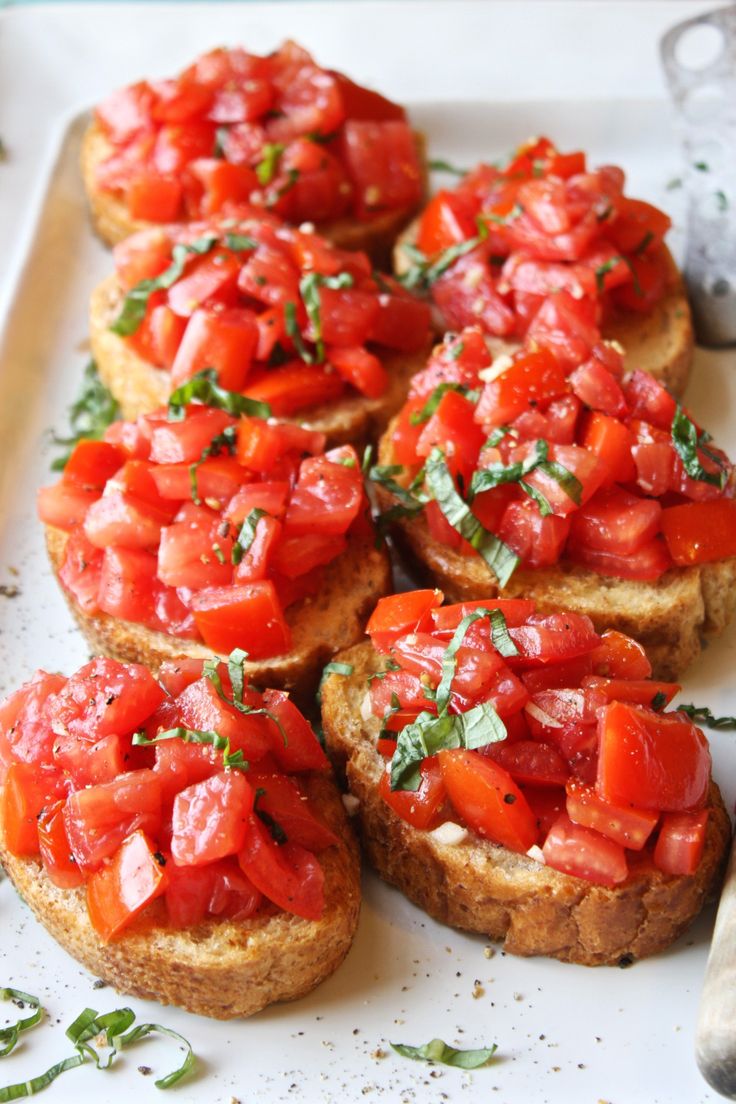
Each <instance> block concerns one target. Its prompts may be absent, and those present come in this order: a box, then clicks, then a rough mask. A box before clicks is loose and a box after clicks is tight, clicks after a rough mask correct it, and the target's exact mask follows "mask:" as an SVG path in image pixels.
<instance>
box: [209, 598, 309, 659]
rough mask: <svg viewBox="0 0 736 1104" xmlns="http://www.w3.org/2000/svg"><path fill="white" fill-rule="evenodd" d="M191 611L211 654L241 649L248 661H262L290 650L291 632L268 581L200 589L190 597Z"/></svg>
mask: <svg viewBox="0 0 736 1104" xmlns="http://www.w3.org/2000/svg"><path fill="white" fill-rule="evenodd" d="M192 612H193V613H194V620H195V622H196V625H197V628H198V629H199V631H200V632H201V634H202V639H203V640H204V642H205V644H207V645H208V646H209V647H210V648H212V649H213V651H215V652H220V653H224V654H227V653H229V652H231V651H232V650H233V648H244V649H245V651H246V652H248V654H249V656H250V658H251V659H262V658H264V657H265V656H273V655H280V654H281V653H282V652H288V651H289V649H290V648H291V631H290V629H289V626H288V624H287V622H286V620H285V618H284V614H283V610H282V608H281V603H280V602H279V599H278V595H277V594H276V589H275V587H274V585H273V583H272V582H271V580H270V579H260V580H256V581H255V582H253V583H246V584H243V585H241V586H224V587H223V586H215V587H208V588H206V589H205V590H200V591H198V592H197V593H196V594H194V595H193V596H192Z"/></svg>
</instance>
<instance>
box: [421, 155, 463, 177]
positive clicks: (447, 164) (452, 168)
mask: <svg viewBox="0 0 736 1104" xmlns="http://www.w3.org/2000/svg"><path fill="white" fill-rule="evenodd" d="M429 168H430V171H431V172H444V173H450V174H451V175H452V176H467V174H468V172H469V170H468V169H460V168H458V167H457V165H453V164H452V162H451V161H444V160H443V159H442V158H435V159H434V160H432V161H430V162H429Z"/></svg>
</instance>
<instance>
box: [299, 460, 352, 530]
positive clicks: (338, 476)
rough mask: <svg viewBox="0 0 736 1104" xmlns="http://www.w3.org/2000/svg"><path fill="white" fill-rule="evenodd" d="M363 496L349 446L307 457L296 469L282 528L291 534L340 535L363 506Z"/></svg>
mask: <svg viewBox="0 0 736 1104" xmlns="http://www.w3.org/2000/svg"><path fill="white" fill-rule="evenodd" d="M364 494H365V492H364V490H363V478H362V476H361V473H360V461H359V460H358V456H357V454H356V452H355V450H354V449H353V448H352V447H351V446H349V445H343V446H341V447H340V448H335V449H331V450H330V451H329V452H326V453H325V454H324V456H315V457H308V458H307V459H306V460H302V462H301V465H300V467H299V478H298V480H297V484H296V486H295V488H294V490H293V491H292V495H291V501H290V502H289V505H288V507H287V510H286V517H285V519H284V520H285V525H286V529H287V530H288V531H289V532H290V533H293V534H300V533H310V532H315V531H316V532H319V533H326V534H329V535H331V536H341V535H342V534H343V533H346V532H347V530H348V529H349V528H350V526H351V525H352V523H353V522H354V521H355V519H356V517H357V516H358V513H359V511H360V510H361V508H362V507H363V504H364V501H365V500H364Z"/></svg>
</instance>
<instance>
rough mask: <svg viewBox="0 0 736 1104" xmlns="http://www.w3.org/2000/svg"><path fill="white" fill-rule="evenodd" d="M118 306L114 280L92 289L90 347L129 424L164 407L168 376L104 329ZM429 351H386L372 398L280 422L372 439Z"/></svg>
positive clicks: (355, 441) (349, 439) (333, 437)
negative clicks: (383, 382)
mask: <svg viewBox="0 0 736 1104" xmlns="http://www.w3.org/2000/svg"><path fill="white" fill-rule="evenodd" d="M122 302H123V292H122V289H121V288H120V285H119V284H118V282H117V279H116V277H115V276H114V275H113V276H108V277H107V279H105V280H103V281H102V283H101V284H98V285H97V287H96V288H95V290H94V291H93V292H92V297H91V299H90V314H89V333H90V344H91V348H92V358H93V360H94V361H95V363H96V364H97V371H98V372H99V375H100V379H101V380H102V382H103V383H104V384H105V386H106V387H107V388H108V390H109V391H110V393H111V394H112V396H113V398H115V400H116V401H117V403H118V405H119V406H120V410H121V413H122V415H123V417H124V418H125V419H127V420H128V421H133V420H135V419H136V418H137V417H138V416H139V415H141V414H150V413H151V411H152V410H157V409H159V407H162V406H165V405H166V403H167V402H168V398H169V394H170V392H171V376H170V374H169V373H168V372H166V371H164V370H163V369H161V368H156V366H155V365H153V364H151V363H150V362H149V361H147V360H144V359H143V358H142V357H140V356H139V355H138V353H136V352H135V350H134V349H133V348H131V346H130V345H128V344H127V343H126V341H125V340H124V339H123V338H122V337H119V336H118V334H116V333H113V331H112V330H111V329H110V323H111V322H112V321H113V319H115V318H116V317H117V315H118V313H119V311H120V308H121V306H122ZM431 347H432V346H431V342H427V344H426V346H424V347H423V348H422V349H419V350H418V351H417V352H414V353H396V352H392V353H387V354H386V355H384V356H382V357H381V361H382V363H383V365H384V367H385V368H386V372H387V374H388V385H387V387H386V390H385V391H384V393H383V394H382V395H380V396H379V397H378V398H376V399H368V398H366V397H365V396H364V395H359V394H357V393H354V394H352V395H347V396H345V397H344V398H340V399H337V400H335V401H334V402H331V403H322V404H321V405H320V406H315V407H312V408H310V409H306V410H303V411H297V413H296V414H295V415H293V416H291V417H289V418H285V419H284V421H288V422H297V423H298V424H299V425H303V426H305V427H306V428H307V429H314V430H317V431H318V432H320V433H325V434H326V435H327V439H328V442H329V444H330V445H342V444H351V445H355V447H356V448H359V447H360V446H361V445H363V444H367V443H368V442H369V441H373V440H375V439H376V438H377V437H378V436H379V435H380V434H381V433H382V432H383V430H384V429H385V428H386V425H387V424H388V422H389V420H390V419H391V418H392V417H393V416H394V414H396V413H397V411H398V410H399V408H400V406H401V405H402V403H403V402H404V400H405V399H406V395H407V392H408V390H409V383H410V381H411V378H412V376H413V375H415V373H416V372H418V371H419V370H420V369H421V368H423V367H424V365H425V364H426V362H427V357H428V356H429V353H430V351H431Z"/></svg>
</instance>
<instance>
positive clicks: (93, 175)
mask: <svg viewBox="0 0 736 1104" xmlns="http://www.w3.org/2000/svg"><path fill="white" fill-rule="evenodd" d="M414 140H415V143H416V147H417V153H418V154H419V160H420V164H421V166H422V197H421V199H420V201H419V202H418V203H417V204H415V205H413V206H412V207H408V208H407V207H403V208H401V209H400V210H396V211H383V212H381V213H380V214H378V215H376V216H375V217H374V218H372V219H370V220H367V221H361V220H359V219H356V218H349V217H347V216H345V217H342V218H339V219H333V220H332V221H331V222H323V223H317V224H316V230H317V233H318V234H321V235H322V236H323V237H325V238H327V239H328V240H329V241H331V242H332V243H333V245H336V246H338V248H340V249H359V250H362V251H363V252H365V253H368V254H369V256H370V257H371V258H372V260H373V261H374V262H375V263H376V264H377V265H380V266H384V267H385V266H386V265H388V264H389V263H390V260H391V250H392V248H393V245H394V242H395V241H396V237H397V235H398V234H399V233H400V231H401V230H402V229H403V228H404V227H405V226H406V224H407V222H408V221H409V220H410V219H411V217H412V216H413V215H414V214H415V212H416V211H417V210H418V209H419V207H421V205H422V203H423V202H424V199H425V197H426V191H427V164H426V149H425V146H426V143H425V139H424V135H423V134H420V133H418V132H416V131H415V132H414ZM112 153H113V147H112V146H111V144H110V143H109V142H108V140H107V138H106V137H105V133H104V131H103V130H102V128H101V126H100V125H99V123H97V122H96V121H95V120H94V119H93V120H92V122H91V123H90V124H89V126H88V127H87V129H86V131H85V133H84V137H83V138H82V150H81V168H82V178H83V180H84V186H85V190H86V192H87V198H88V200H89V205H90V212H91V215H92V225H93V226H94V229H95V231H96V233H97V234H98V235H99V236H100V237H101V238H102V240H103V241H104V242H105V243H106V244H107V245H116V244H117V243H118V242H119V241H122V240H123V239H124V238H127V237H129V236H130V235H131V234H133V233H135V232H136V230H144V229H146V228H148V227H150V226H155V225H158V224H157V223H151V222H147V221H146V220H145V219H135V218H132V217H131V216H130V215H129V214H128V210H127V208H126V206H125V203H124V202H123V201H122V200H121V199H119V198H118V197H117V196H115V195H114V194H113V193H112V192H106V191H103V190H102V189H101V188H100V187H99V186H98V184H97V167H98V165H100V164H101V163H102V162H103V161H104V160H105V159H106V158H107V157H109V156H110V154H112Z"/></svg>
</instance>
